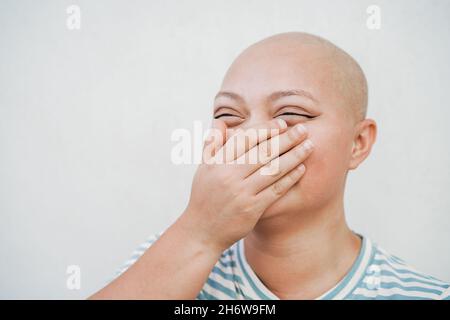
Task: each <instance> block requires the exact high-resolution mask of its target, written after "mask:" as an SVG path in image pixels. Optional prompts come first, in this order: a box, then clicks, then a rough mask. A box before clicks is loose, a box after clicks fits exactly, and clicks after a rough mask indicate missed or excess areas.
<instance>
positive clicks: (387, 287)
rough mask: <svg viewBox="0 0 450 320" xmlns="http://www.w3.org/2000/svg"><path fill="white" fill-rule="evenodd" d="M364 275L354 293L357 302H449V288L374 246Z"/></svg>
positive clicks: (445, 283)
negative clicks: (421, 300)
mask: <svg viewBox="0 0 450 320" xmlns="http://www.w3.org/2000/svg"><path fill="white" fill-rule="evenodd" d="M372 248H373V253H372V257H371V259H370V261H369V263H368V265H367V267H366V270H365V275H364V277H363V279H362V281H361V282H360V284H359V285H358V288H357V289H356V290H355V291H354V295H355V298H369V299H402V300H404V299H408V300H412V299H436V300H439V299H450V298H449V296H450V284H448V283H447V282H444V281H441V280H439V279H436V278H434V277H432V276H430V275H428V274H426V273H424V272H421V271H419V270H417V269H416V268H414V267H412V266H410V265H409V264H407V263H406V262H405V261H404V260H402V259H400V258H399V257H397V256H395V255H393V254H390V253H388V252H387V251H386V250H384V249H383V248H381V247H380V246H378V245H377V244H373V245H372Z"/></svg>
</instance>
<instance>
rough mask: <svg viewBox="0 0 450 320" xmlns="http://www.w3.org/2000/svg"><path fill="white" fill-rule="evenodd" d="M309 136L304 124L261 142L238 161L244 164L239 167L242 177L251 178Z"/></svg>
mask: <svg viewBox="0 0 450 320" xmlns="http://www.w3.org/2000/svg"><path fill="white" fill-rule="evenodd" d="M307 136H308V133H307V130H306V127H305V126H304V125H303V124H297V125H296V126H294V127H293V128H290V129H289V130H287V131H286V132H284V133H283V134H280V135H279V136H275V137H273V138H271V139H269V140H266V141H263V142H261V143H260V144H258V145H257V146H255V147H253V148H252V149H250V150H249V151H248V152H247V153H245V154H243V155H242V156H241V157H240V158H238V159H237V160H236V162H237V163H239V164H243V165H242V166H239V171H240V174H241V176H243V177H244V178H246V177H248V176H250V175H251V174H253V173H254V172H255V171H257V170H259V169H260V168H261V167H263V166H264V165H266V164H267V163H269V162H270V161H272V160H273V159H275V158H277V157H279V156H280V155H282V154H283V153H285V152H287V151H288V150H290V149H292V148H293V147H295V146H296V145H298V144H299V143H301V142H302V141H303V140H305V139H306V137H307Z"/></svg>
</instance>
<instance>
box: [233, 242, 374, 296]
mask: <svg viewBox="0 0 450 320" xmlns="http://www.w3.org/2000/svg"><path fill="white" fill-rule="evenodd" d="M358 236H359V237H361V239H362V244H361V248H360V251H359V254H358V257H357V258H356V260H355V262H354V263H353V265H352V267H351V269H350V271H349V272H348V273H347V274H346V275H345V276H344V278H343V279H342V280H341V281H339V282H338V283H337V284H336V285H335V286H334V287H333V288H331V289H330V290H328V291H327V292H325V293H324V294H322V295H321V296H319V297H317V298H316V299H317V300H334V299H344V298H345V297H347V296H348V295H349V294H351V292H352V291H353V290H354V289H355V287H356V286H357V284H358V283H359V281H360V280H361V279H362V277H363V276H364V274H365V270H366V268H367V266H368V265H369V263H370V260H371V258H372V256H373V253H374V249H373V245H372V242H371V241H370V239H368V238H366V237H363V236H361V235H359V234H358ZM235 252H236V259H237V263H236V267H237V270H238V272H239V273H240V275H241V277H242V279H243V282H244V284H245V287H244V288H242V289H243V291H244V294H245V295H246V296H247V297H248V298H251V299H256V300H259V299H263V300H279V298H278V297H277V296H276V295H275V294H274V293H272V292H271V291H270V290H269V289H268V288H267V287H266V286H265V285H264V284H263V283H262V282H261V280H260V279H259V278H258V276H257V275H256V274H255V272H254V271H253V270H252V268H251V267H250V265H249V264H248V262H247V259H246V258H245V248H244V239H241V240H239V241H238V242H236V243H235Z"/></svg>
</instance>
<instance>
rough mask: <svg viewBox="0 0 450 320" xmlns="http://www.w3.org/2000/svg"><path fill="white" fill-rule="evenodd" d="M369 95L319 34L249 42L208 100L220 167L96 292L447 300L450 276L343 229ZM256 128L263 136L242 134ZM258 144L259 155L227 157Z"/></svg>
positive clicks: (365, 136)
mask: <svg viewBox="0 0 450 320" xmlns="http://www.w3.org/2000/svg"><path fill="white" fill-rule="evenodd" d="M367 95H368V90H367V81H366V78H365V76H364V73H363V71H362V70H361V68H360V66H359V65H358V63H357V62H356V61H355V60H354V59H353V58H352V57H351V56H350V55H348V54H347V53H346V52H344V51H343V50H341V49H340V48H338V47H336V46H335V45H334V44H332V43H331V42H329V41H327V40H325V39H323V38H320V37H317V36H314V35H310V34H305V33H300V32H290V33H283V34H277V35H274V36H271V37H269V38H266V39H263V40H262V41H259V42H257V43H255V44H253V45H251V46H250V47H249V48H247V49H246V50H245V51H244V52H242V53H241V54H240V55H239V56H238V57H237V58H236V60H235V61H234V62H233V63H232V65H231V67H230V68H229V70H228V71H227V73H226V75H225V77H224V79H223V82H222V85H221V88H220V90H219V92H218V93H217V95H216V97H215V100H214V110H213V113H214V114H213V116H214V121H213V124H214V125H213V127H214V129H215V130H216V132H217V131H218V132H220V133H221V134H212V135H210V138H209V139H207V141H206V143H205V148H204V159H205V160H206V159H208V160H211V159H213V160H217V158H218V156H219V155H221V157H222V160H223V161H221V162H220V161H204V163H202V164H201V165H200V166H199V168H198V170H197V172H196V174H195V177H194V181H193V184H192V191H191V197H190V201H189V204H188V205H187V207H186V209H185V211H184V212H183V213H182V214H181V215H180V217H179V218H178V219H177V221H176V222H175V223H174V224H173V225H171V226H170V227H169V228H168V229H167V230H165V232H162V233H160V234H157V235H154V236H151V237H150V238H149V239H148V241H147V242H145V243H144V244H143V245H142V246H141V247H140V248H138V250H137V251H136V252H135V253H134V255H133V257H132V259H131V260H130V261H128V262H127V263H126V264H125V265H124V267H123V268H122V269H121V270H119V272H118V275H117V277H116V278H115V279H114V280H113V281H112V282H111V283H110V284H109V285H107V286H106V287H105V288H103V289H102V290H100V291H99V292H97V293H96V294H94V295H93V296H92V297H91V298H93V299H446V298H447V299H449V296H450V289H449V285H448V284H446V283H444V282H442V281H439V280H437V279H435V278H433V277H431V276H428V275H426V274H423V273H421V272H418V271H416V270H415V269H413V268H411V267H410V266H408V265H407V264H405V262H403V261H402V260H401V259H399V258H397V257H395V256H393V255H391V254H389V253H387V252H386V251H384V250H383V249H381V248H380V247H379V246H377V245H376V244H374V243H373V242H372V241H371V240H370V239H368V238H367V237H365V236H363V235H361V234H358V233H355V232H353V231H352V230H351V229H350V228H349V227H348V225H347V223H346V220H345V210H344V190H345V181H346V177H347V173H348V172H349V171H350V170H353V169H356V168H357V167H358V166H359V165H360V164H361V163H362V162H363V161H364V159H366V158H367V157H368V155H369V154H370V151H371V148H372V146H373V144H374V143H375V139H376V123H375V121H374V120H372V119H368V118H366V112H367V101H368V98H367ZM260 129H270V130H268V131H267V130H266V132H269V134H266V135H260V134H256V135H250V134H247V133H249V132H250V131H251V130H260ZM231 137H232V138H231ZM275 139H276V141H277V144H276V146H277V148H272V149H271V150H270V152H267V150H268V149H270V148H269V145H272V144H270V143H271V142H273V141H275ZM239 142H241V143H239ZM242 142H244V143H242ZM261 150H264V152H266V155H267V154H269V155H270V156H267V157H264V159H265V161H256V162H244V163H242V162H241V163H239V164H237V163H236V161H235V160H238V159H248V158H249V157H247V158H245V157H246V156H249V155H252V154H253V155H260V153H261V152H263V151H261ZM231 151H232V152H231ZM258 159H260V158H258ZM275 161H276V163H277V168H278V170H277V171H276V173H273V174H264V173H263V172H264V169H267V168H268V166H270V165H271V164H273V163H274V162H275Z"/></svg>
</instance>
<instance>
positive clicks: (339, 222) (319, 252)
mask: <svg viewBox="0 0 450 320" xmlns="http://www.w3.org/2000/svg"><path fill="white" fill-rule="evenodd" d="M244 246H245V256H246V259H247V261H248V263H249V265H250V266H251V268H252V269H253V270H254V272H255V273H256V275H257V276H258V278H260V280H261V281H262V282H263V283H264V284H265V285H266V287H267V288H268V289H269V290H271V291H272V292H273V293H274V294H275V295H276V296H278V297H279V298H281V299H314V298H317V297H318V296H320V295H321V294H323V293H325V292H326V291H327V290H329V289H331V288H332V287H333V286H334V285H336V284H337V283H338V282H339V280H341V279H342V278H343V277H344V276H345V275H346V274H347V272H348V271H349V270H350V268H351V266H352V265H353V263H354V261H355V260H356V258H357V256H358V253H359V250H360V246H361V241H360V238H359V237H358V236H357V235H355V234H354V233H353V232H352V231H351V230H350V229H349V228H348V226H347V223H346V221H345V214H344V207H343V201H342V200H341V201H335V202H334V203H331V204H329V205H327V206H326V207H323V208H320V209H319V210H317V209H315V210H311V211H310V212H307V211H302V212H296V213H292V214H286V215H284V214H283V215H278V216H274V217H269V218H267V219H262V220H260V221H259V222H258V224H257V225H256V226H255V228H254V229H253V230H252V232H251V233H250V234H248V235H247V237H246V238H245V239H244Z"/></svg>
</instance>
